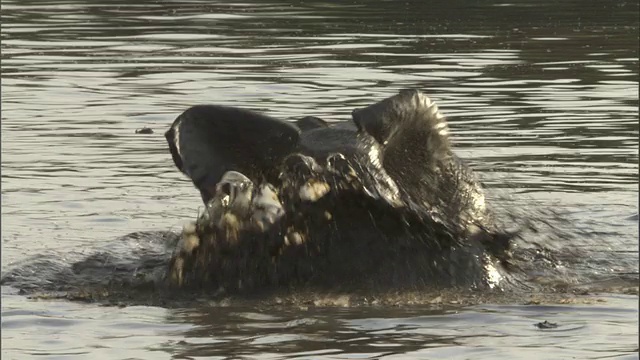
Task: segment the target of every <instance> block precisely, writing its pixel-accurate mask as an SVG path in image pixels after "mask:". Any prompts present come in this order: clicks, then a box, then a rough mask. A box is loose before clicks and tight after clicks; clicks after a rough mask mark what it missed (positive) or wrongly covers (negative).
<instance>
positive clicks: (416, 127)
mask: <svg viewBox="0 0 640 360" xmlns="http://www.w3.org/2000/svg"><path fill="white" fill-rule="evenodd" d="M352 118H353V122H354V123H355V124H356V126H357V128H358V130H359V131H361V132H365V133H367V134H369V135H371V136H372V137H373V138H374V139H376V141H377V142H378V143H380V144H381V145H383V147H384V148H385V152H388V151H393V152H402V151H413V150H418V151H420V150H426V151H428V152H429V153H431V154H433V155H434V156H438V154H444V153H447V152H448V151H449V148H450V142H449V126H448V124H447V121H446V119H445V118H444V116H442V114H441V113H440V111H439V110H438V105H436V104H435V102H433V101H432V100H431V99H429V97H427V96H426V95H424V94H423V93H421V92H420V91H417V90H402V91H400V93H398V94H397V95H395V96H392V97H390V98H387V99H384V100H382V101H380V102H377V103H375V104H373V105H371V106H368V107H366V108H363V109H357V110H354V111H353V113H352Z"/></svg>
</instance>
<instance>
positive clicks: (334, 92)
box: [2, 0, 638, 359]
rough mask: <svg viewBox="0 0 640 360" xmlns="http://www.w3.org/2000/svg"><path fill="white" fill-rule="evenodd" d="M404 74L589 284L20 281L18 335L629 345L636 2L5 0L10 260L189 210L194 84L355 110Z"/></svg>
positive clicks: (313, 349)
mask: <svg viewBox="0 0 640 360" xmlns="http://www.w3.org/2000/svg"><path fill="white" fill-rule="evenodd" d="M404 87H417V88H421V89H423V90H424V91H426V92H427V93H428V94H430V95H431V96H432V97H433V98H434V99H435V100H436V101H437V103H438V104H439V106H440V108H441V110H442V111H443V113H444V114H446V115H448V117H449V120H450V125H451V129H452V133H453V141H454V142H455V145H456V151H457V153H458V154H459V155H461V156H463V157H465V158H466V159H468V160H469V162H470V164H471V165H472V166H473V168H474V169H475V170H476V171H477V172H478V174H479V175H480V176H481V178H482V179H483V181H484V183H485V184H486V186H487V188H488V192H489V197H490V199H491V201H492V204H494V205H495V206H496V207H497V208H498V210H501V211H502V212H504V213H519V214H525V215H526V214H537V215H536V216H537V217H544V216H548V217H549V219H548V220H549V221H551V222H554V221H555V223H554V227H555V228H558V227H561V228H562V232H563V234H565V235H566V234H567V233H569V234H573V236H570V237H566V236H563V237H561V239H563V241H564V242H563V243H558V244H554V245H555V246H557V247H559V248H564V247H571V248H572V249H573V251H572V252H570V253H571V254H579V256H576V257H575V258H569V259H564V261H565V266H566V269H567V270H566V272H564V273H562V272H561V273H562V274H567V275H566V276H564V277H563V276H560V277H561V278H563V279H564V281H566V282H567V284H571V285H580V286H586V287H588V288H589V289H592V290H591V294H592V295H590V296H588V297H587V298H585V299H582V298H580V297H578V300H577V301H573V302H572V303H571V304H553V305H551V304H549V305H545V304H544V303H543V304H538V305H536V304H530V305H525V303H527V300H526V299H518V300H514V301H513V302H512V303H509V302H506V303H505V301H496V302H494V303H491V302H490V303H488V304H480V305H470V306H461V305H459V304H455V303H449V301H447V302H446V303H445V304H442V303H439V302H438V301H437V300H438V299H437V298H435V299H433V300H432V302H433V303H432V304H429V303H428V304H426V305H420V306H399V307H398V306H391V305H378V306H373V307H371V306H367V307H342V306H340V305H348V301H345V299H344V298H342V297H336V298H332V299H329V300H326V299H325V300H318V299H316V300H315V304H316V305H323V304H334V305H339V306H338V307H329V308H325V307H318V306H314V301H310V302H309V303H308V304H307V303H302V304H298V305H296V306H284V305H282V306H278V305H275V306H274V305H270V306H265V305H262V304H261V303H251V302H249V303H246V302H242V303H236V302H233V301H231V302H222V303H215V304H208V303H207V301H206V299H205V300H204V301H203V302H202V303H201V304H200V305H198V306H168V307H157V306H130V307H124V308H120V307H103V306H100V305H99V304H93V303H89V304H85V303H77V302H68V301H53V300H49V301H43V300H40V301H36V300H30V299H27V298H26V297H25V296H22V295H19V294H18V293H17V292H18V290H17V289H16V288H15V287H13V286H11V285H10V284H9V285H6V286H3V287H2V357H3V359H28V358H32V357H39V358H42V357H45V358H46V357H49V358H73V357H76V358H96V359H100V358H105V359H125V358H127V359H133V358H135V359H146V358H153V359H162V358H182V359H185V358H194V359H195V358H224V357H227V356H232V357H233V356H235V357H236V358H238V357H241V358H289V357H291V358H293V357H296V358H327V359H328V358H335V359H342V358H379V357H388V358H416V359H418V358H460V359H466V358H474V359H479V358H481V359H497V358H504V359H507V358H530V359H538V358H558V359H559V358H581V359H582V358H584V359H586V358H630V359H631V358H637V349H638V340H637V334H638V331H637V326H638V311H637V304H638V303H637V302H638V297H637V295H633V294H631V295H629V294H625V292H628V291H626V290H624V289H627V288H628V287H634V286H635V287H636V288H637V282H638V256H637V250H638V206H637V202H638V5H637V4H636V3H633V2H622V1H590V2H588V3H587V2H582V1H563V2H555V1H554V2H552V1H535V2H534V1H512V2H500V1H487V2H463V1H448V2H442V3H439V2H436V3H433V2H431V3H430V4H429V5H427V4H426V2H425V3H424V4H423V3H422V2H419V1H415V2H413V1H409V2H392V1H388V2H386V1H381V2H377V3H375V4H374V3H365V2H358V1H356V2H349V3H348V4H347V3H341V4H333V3H330V2H316V1H307V2H304V3H299V2H292V1H290V2H263V1H255V2H251V3H247V2H235V3H229V4H227V3H226V2H219V3H215V2H205V1H203V2H197V1H190V2H181V1H161V2H141V3H139V4H135V5H133V4H132V3H131V2H121V1H109V2H104V3H102V2H94V1H91V2H81V1H77V2H73V1H69V0H51V1H9V0H3V2H2V272H3V274H5V273H7V272H8V271H10V270H12V269H16V268H26V269H29V270H28V271H29V272H30V274H28V275H29V276H30V277H29V276H26V277H27V278H30V279H33V281H34V283H35V281H36V280H38V281H41V283H46V281H47V276H46V275H47V273H48V272H51V271H53V270H55V269H57V268H59V267H62V266H64V264H66V263H70V262H73V261H76V260H80V259H84V258H86V257H87V256H90V255H91V254H93V253H95V251H96V249H100V248H105V247H106V248H110V247H114V246H115V247H117V246H120V245H117V243H115V242H114V239H117V238H119V237H122V236H125V235H126V234H129V233H132V232H136V231H142V232H145V233H151V232H153V231H169V230H172V229H174V230H175V229H178V228H179V226H180V225H181V224H182V223H184V222H185V221H187V220H190V219H191V218H193V217H194V216H195V213H196V209H197V206H198V205H199V202H200V199H199V196H198V194H197V192H196V191H194V189H193V188H192V186H191V185H190V183H189V182H188V181H186V180H185V179H184V178H183V177H182V176H181V175H180V174H179V173H178V172H177V171H176V170H175V169H174V167H173V165H172V162H171V159H170V156H169V155H168V152H167V149H166V145H165V142H164V139H163V137H162V133H163V132H164V130H165V129H166V127H167V126H168V125H169V124H170V123H171V121H172V120H173V119H174V118H175V116H177V114H179V113H180V112H181V111H183V110H184V109H185V108H186V107H188V106H190V105H193V104H197V103H221V104H227V105H234V106H240V107H247V108H252V109H256V110H262V111H265V112H268V113H269V114H271V115H274V116H278V117H281V118H284V119H289V118H297V117H300V116H301V115H316V116H321V117H323V118H326V119H328V120H332V121H341V120H345V119H348V118H349V114H350V112H351V110H352V109H353V108H354V107H358V106H361V105H367V104H370V103H372V102H375V101H377V100H379V99H381V98H384V97H386V96H390V95H392V94H394V93H395V92H396V91H397V89H399V88H404ZM143 126H148V127H151V128H152V129H154V130H155V133H154V134H151V135H136V134H135V129H137V128H141V127H143ZM549 209H553V212H549V211H548V210H549ZM551 214H554V215H551ZM158 236H159V235H158ZM549 238H550V239H551V240H553V237H552V236H550V237H549ZM558 239H559V238H558ZM567 239H569V240H567ZM558 241H559V240H558ZM567 241H569V242H570V243H567ZM114 244H115V245H114ZM132 249H133V250H135V251H138V252H143V253H144V252H151V251H158V249H157V248H156V247H153V245H149V244H148V243H146V242H143V241H142V240H132V241H130V242H129V243H128V244H127V246H126V247H125V248H124V249H122V250H123V251H124V250H127V251H130V250H132ZM34 257H35V258H34ZM36 259H37V260H38V261H40V262H41V263H42V266H40V267H35V268H29V267H28V265H29V264H33V263H34V262H36ZM47 264H48V267H47ZM41 283H38V286H40V284H41ZM595 289H604V290H606V291H605V292H598V291H600V290H598V291H595ZM632 292H633V291H632ZM594 293H595V294H594ZM636 294H637V292H636ZM544 320H548V321H551V322H554V323H557V324H558V325H559V326H558V327H557V328H554V329H538V328H536V327H535V326H534V324H536V323H539V322H541V321H544Z"/></svg>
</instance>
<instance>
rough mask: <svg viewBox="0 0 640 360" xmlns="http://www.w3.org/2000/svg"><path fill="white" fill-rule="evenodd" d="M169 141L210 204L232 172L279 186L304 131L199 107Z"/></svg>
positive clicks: (175, 124) (176, 123)
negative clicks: (285, 162) (284, 163)
mask: <svg viewBox="0 0 640 360" xmlns="http://www.w3.org/2000/svg"><path fill="white" fill-rule="evenodd" d="M165 138H166V139H167V142H168V144H169V150H170V151H171V156H172V158H173V162H174V163H175V165H176V167H177V168H178V169H179V170H180V171H181V172H183V173H184V174H185V175H187V176H188V177H189V178H190V179H191V180H192V181H193V184H194V185H195V186H196V187H197V188H198V189H199V190H200V192H201V194H202V197H203V200H204V201H205V202H207V201H208V200H209V199H210V198H211V196H212V195H213V193H214V191H215V185H216V184H217V183H218V182H219V181H220V179H221V178H222V175H223V174H224V173H225V172H227V171H237V172H240V173H242V174H244V175H246V176H247V177H248V178H249V179H251V180H252V181H254V182H259V181H262V180H266V181H269V182H272V181H275V180H276V179H277V173H276V171H277V170H276V168H277V166H278V165H279V163H280V161H282V159H284V157H286V156H287V155H289V154H290V153H291V152H292V151H293V150H294V149H295V148H296V147H297V145H298V141H299V138H300V130H299V129H298V128H297V127H296V126H295V125H293V124H291V123H288V122H285V121H281V120H278V119H274V118H271V117H269V116H265V115H262V114H258V113H255V112H252V111H248V110H244V109H239V108H234V107H226V106H216V105H198V106H194V107H192V108H189V109H188V110H186V111H185V112H184V113H182V114H181V115H180V116H178V118H177V119H176V120H175V121H174V122H173V124H172V125H171V128H169V130H168V131H167V132H166V133H165Z"/></svg>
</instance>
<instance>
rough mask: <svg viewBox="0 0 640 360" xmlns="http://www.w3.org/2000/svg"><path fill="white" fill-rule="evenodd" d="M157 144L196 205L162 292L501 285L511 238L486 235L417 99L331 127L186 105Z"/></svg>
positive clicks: (475, 195) (479, 200)
mask: <svg viewBox="0 0 640 360" xmlns="http://www.w3.org/2000/svg"><path fill="white" fill-rule="evenodd" d="M166 137H167V140H168V142H169V147H170V149H171V153H172V156H173V160H174V162H175V164H176V166H177V167H178V168H179V169H180V170H181V171H182V172H183V173H185V174H186V175H187V176H188V177H190V178H191V180H192V181H193V183H194V185H195V186H196V187H197V188H198V189H199V190H200V192H201V194H202V198H203V201H204V203H205V205H206V208H205V211H203V213H202V215H201V216H200V217H199V218H198V219H197V221H196V222H194V223H192V224H189V225H187V226H185V229H184V231H183V235H182V239H181V241H180V242H179V244H178V246H177V248H176V251H175V254H174V256H173V258H172V260H171V264H170V267H169V271H168V276H167V279H168V281H169V282H170V283H171V284H173V285H175V286H180V287H196V288H211V289H220V290H224V291H227V292H236V291H251V290H258V289H269V288H276V287H291V286H294V287H296V286H298V287H299V286H317V287H326V288H334V289H335V288H362V287H366V288H386V289H388V288H416V287H421V286H426V287H451V286H460V287H467V288H468V287H471V288H486V287H488V288H495V287H498V288H499V287H502V286H504V285H505V284H506V281H507V280H506V279H507V278H508V276H509V274H508V271H507V267H508V264H509V256H510V253H509V242H510V239H511V238H512V234H508V233H505V232H501V231H499V229H496V228H495V227H494V226H493V222H492V219H491V215H490V214H489V212H488V211H487V209H486V207H485V203H484V195H483V193H482V189H481V186H480V184H479V183H478V182H477V180H476V179H475V177H474V176H473V173H472V172H471V170H470V169H469V168H468V167H467V166H466V165H465V164H464V163H463V162H462V161H461V160H460V159H458V158H457V157H456V156H455V155H454V154H453V153H452V151H451V146H450V143H449V137H448V126H447V123H446V120H445V119H444V117H443V116H442V115H441V113H440V112H439V110H438V108H437V105H435V103H433V102H432V101H431V100H430V99H429V98H428V97H426V96H425V95H423V94H422V93H420V92H417V91H402V92H400V93H399V94H398V95H396V96H394V97H391V98H388V99H385V100H383V101H381V102H379V103H376V104H374V105H371V106H369V107H367V108H364V109H360V110H356V111H354V112H353V122H343V123H338V124H328V123H325V122H324V121H322V120H321V119H318V118H314V117H306V118H303V119H301V120H299V121H298V122H297V123H296V124H291V123H285V122H281V121H278V120H276V119H272V118H269V117H267V116H264V115H260V114H255V113H252V112H249V111H246V110H240V109H235V108H227V107H217V106H208V107H207V106H198V107H194V108H191V109H189V110H187V111H186V112H185V113H183V114H182V115H181V116H180V117H178V118H177V119H176V121H175V122H174V124H173V125H172V127H171V129H170V130H169V131H168V132H167V133H166Z"/></svg>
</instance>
